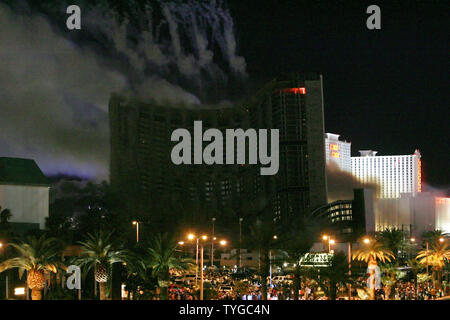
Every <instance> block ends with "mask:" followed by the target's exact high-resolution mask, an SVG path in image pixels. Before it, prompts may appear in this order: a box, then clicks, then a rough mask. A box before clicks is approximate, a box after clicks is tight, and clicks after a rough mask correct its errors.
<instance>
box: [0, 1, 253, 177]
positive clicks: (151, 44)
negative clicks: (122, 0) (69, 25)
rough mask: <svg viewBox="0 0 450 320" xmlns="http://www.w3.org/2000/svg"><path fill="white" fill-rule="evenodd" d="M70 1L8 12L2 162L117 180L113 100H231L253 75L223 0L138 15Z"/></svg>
mask: <svg viewBox="0 0 450 320" xmlns="http://www.w3.org/2000/svg"><path fill="white" fill-rule="evenodd" d="M69 2H70V1H46V2H45V3H40V4H37V3H35V2H32V3H31V2H30V3H28V2H26V1H22V2H17V3H16V2H9V1H8V2H7V3H8V4H9V5H6V4H0V60H1V61H7V62H8V63H2V64H1V65H0V96H1V98H2V99H1V100H2V101H1V103H0V104H1V107H0V126H1V127H2V135H1V136H0V150H1V154H0V155H5V156H16V157H27V158H34V159H36V161H37V162H38V164H39V165H40V167H41V168H42V169H43V171H44V172H45V173H46V174H58V173H67V174H75V175H78V176H83V177H86V178H99V179H106V178H107V177H108V155H109V143H108V137H109V129H108V115H107V112H108V100H109V98H110V95H111V93H112V92H122V93H124V94H130V95H133V96H138V97H140V98H143V99H148V100H154V101H156V102H158V103H166V102H168V103H183V104H189V105H195V104H201V103H204V102H208V103H218V102H220V101H222V100H232V99H233V97H234V96H235V95H234V94H235V91H234V89H233V87H237V85H236V84H242V83H243V81H245V79H246V77H247V75H246V71H245V65H246V64H245V60H244V59H243V58H242V57H240V56H238V55H237V53H236V41H235V37H234V31H233V21H232V18H231V16H230V13H229V11H228V10H227V9H226V8H225V7H224V4H223V3H222V2H221V1H186V2H183V4H178V5H175V4H173V3H171V2H168V1H162V2H152V6H153V7H150V6H149V5H146V6H141V5H138V3H137V2H136V3H134V1H131V2H130V7H129V8H128V9H130V10H134V12H131V11H127V10H124V11H121V12H119V11H117V10H116V9H115V8H109V7H104V6H100V5H93V4H92V3H93V1H89V2H83V3H82V4H80V7H81V10H82V30H80V31H69V30H67V29H66V25H65V20H66V18H67V14H66V13H65V11H66V8H67V6H68V5H69V4H71V3H69Z"/></svg>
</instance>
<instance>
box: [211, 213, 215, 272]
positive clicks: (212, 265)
mask: <svg viewBox="0 0 450 320" xmlns="http://www.w3.org/2000/svg"><path fill="white" fill-rule="evenodd" d="M215 222H216V218H212V237H211V252H210V260H211V267H214V240H216V237H214V223H215Z"/></svg>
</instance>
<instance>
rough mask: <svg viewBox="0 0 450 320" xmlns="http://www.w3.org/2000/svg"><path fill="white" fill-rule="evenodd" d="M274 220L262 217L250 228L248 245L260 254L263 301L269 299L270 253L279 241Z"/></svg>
mask: <svg viewBox="0 0 450 320" xmlns="http://www.w3.org/2000/svg"><path fill="white" fill-rule="evenodd" d="M276 233H277V232H276V228H275V223H274V221H273V219H271V218H264V217H260V218H258V219H256V221H255V222H254V224H253V225H252V226H251V227H250V232H249V234H248V238H247V239H246V240H247V244H248V246H249V248H251V249H255V250H257V251H258V252H259V276H260V277H261V293H262V299H263V300H266V299H267V277H268V276H269V274H270V259H269V253H270V252H271V250H272V249H274V248H275V246H276V242H277V240H276V239H275V238H274V236H275V235H276Z"/></svg>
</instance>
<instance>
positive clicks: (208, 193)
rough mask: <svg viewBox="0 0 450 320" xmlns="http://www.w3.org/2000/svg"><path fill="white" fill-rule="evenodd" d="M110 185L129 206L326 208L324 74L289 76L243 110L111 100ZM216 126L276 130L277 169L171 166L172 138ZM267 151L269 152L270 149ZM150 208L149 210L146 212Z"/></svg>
mask: <svg viewBox="0 0 450 320" xmlns="http://www.w3.org/2000/svg"><path fill="white" fill-rule="evenodd" d="M109 117H110V128H111V165H110V170H111V179H110V180H111V185H112V186H113V187H114V188H115V189H117V190H120V192H121V193H122V195H123V200H124V202H126V203H132V202H135V201H139V202H142V206H143V207H145V208H147V207H149V206H150V205H151V204H154V203H165V202H166V201H167V199H168V198H173V197H177V198H178V201H177V202H178V203H180V204H186V203H189V202H191V201H195V202H196V203H198V202H200V203H203V204H206V205H209V204H212V203H215V204H217V207H218V208H217V209H218V210H221V209H223V210H226V209H227V207H228V206H229V205H234V204H237V205H238V206H239V205H242V204H243V203H244V202H245V201H248V200H252V199H256V198H258V199H259V198H260V197H264V198H266V199H267V200H268V203H270V204H271V205H272V207H273V211H274V214H275V215H277V216H279V217H281V216H289V215H291V216H292V215H298V214H301V213H302V212H304V210H308V209H314V208H317V207H320V206H322V205H325V204H326V203H327V190H326V176H325V154H324V148H323V137H324V121H323V92H322V76H321V75H319V74H289V75H284V76H281V77H279V78H277V79H275V80H274V81H272V82H270V83H269V84H267V85H266V86H265V87H264V88H262V89H261V90H260V92H259V93H258V94H257V95H255V96H254V97H252V98H251V99H249V101H248V102H247V103H246V104H244V105H240V106H234V107H228V108H206V107H202V106H196V107H194V108H188V107H186V106H175V105H158V104H156V103H154V102H151V101H146V102H143V101H139V100H136V99H129V98H125V97H122V96H118V95H113V96H112V98H111V100H110V104H109ZM196 120H201V121H203V130H207V129H208V128H217V129H219V130H221V131H222V132H225V130H226V129H233V128H234V129H237V128H242V129H244V130H246V129H248V128H253V129H279V138H280V141H279V143H280V149H279V171H278V173H277V174H275V175H273V176H261V175H260V170H259V165H249V164H246V165H237V164H235V165H225V164H224V165H206V164H203V165H179V166H177V165H174V164H173V163H172V161H171V158H170V154H171V149H172V148H173V146H174V145H175V142H172V141H171V140H170V137H171V133H172V132H173V130H175V129H177V128H186V129H188V130H189V131H190V132H191V133H192V132H193V123H194V121H196ZM269 149H270V148H269ZM147 211H151V210H147Z"/></svg>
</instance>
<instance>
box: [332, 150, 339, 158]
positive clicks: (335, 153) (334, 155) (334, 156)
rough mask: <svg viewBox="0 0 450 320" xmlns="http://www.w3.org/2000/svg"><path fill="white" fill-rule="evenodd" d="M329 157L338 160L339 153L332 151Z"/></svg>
mask: <svg viewBox="0 0 450 320" xmlns="http://www.w3.org/2000/svg"><path fill="white" fill-rule="evenodd" d="M331 156H332V157H333V158H339V152H336V151H333V152H331Z"/></svg>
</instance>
